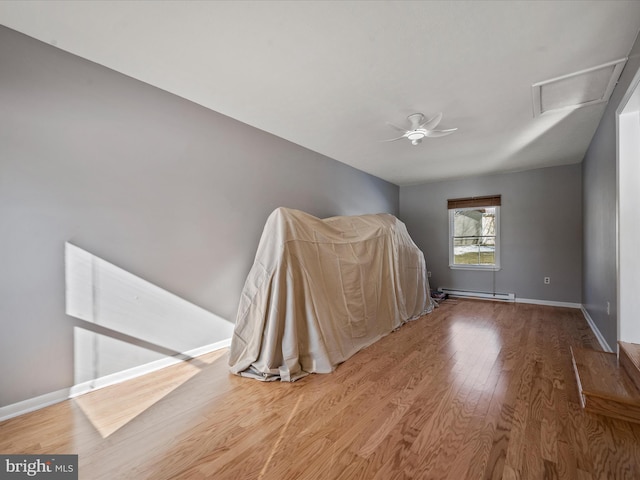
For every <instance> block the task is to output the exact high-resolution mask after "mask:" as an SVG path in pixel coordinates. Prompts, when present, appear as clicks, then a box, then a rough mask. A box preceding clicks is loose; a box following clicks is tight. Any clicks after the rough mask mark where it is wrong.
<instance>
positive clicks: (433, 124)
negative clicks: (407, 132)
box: [419, 112, 442, 130]
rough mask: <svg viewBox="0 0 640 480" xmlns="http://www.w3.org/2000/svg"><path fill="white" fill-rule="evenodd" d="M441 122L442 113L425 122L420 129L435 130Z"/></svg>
mask: <svg viewBox="0 0 640 480" xmlns="http://www.w3.org/2000/svg"><path fill="white" fill-rule="evenodd" d="M440 120H442V112H440V113H438V114H437V115H436V116H435V117H433V118H432V119H430V120H427V121H426V122H424V123H423V124H422V125H420V127H419V128H424V129H425V130H433V129H434V128H436V127H437V126H438V124H439V123H440Z"/></svg>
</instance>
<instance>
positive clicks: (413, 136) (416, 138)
mask: <svg viewBox="0 0 640 480" xmlns="http://www.w3.org/2000/svg"><path fill="white" fill-rule="evenodd" d="M424 137H425V134H424V132H420V131H417V130H416V131H413V132H409V134H408V135H407V138H408V139H409V140H411V143H413V144H414V145H417V144H418V143H420V142H421V141H422V139H423V138H424ZM416 142H417V143H416Z"/></svg>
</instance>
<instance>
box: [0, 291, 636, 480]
mask: <svg viewBox="0 0 640 480" xmlns="http://www.w3.org/2000/svg"><path fill="white" fill-rule="evenodd" d="M572 346H573V347H581V348H584V347H588V348H596V349H598V344H597V341H596V339H595V337H594V335H593V333H592V332H591V330H590V329H589V327H588V325H587V323H586V321H585V320H584V318H583V316H582V314H581V312H580V311H579V310H576V309H567V308H554V307H544V306H535V305H526V304H507V303H496V302H481V301H472V300H460V301H456V300H448V301H446V302H445V303H444V304H443V305H442V306H441V307H440V308H438V309H437V310H435V311H434V313H432V314H430V315H428V316H425V317H423V318H421V319H419V320H416V321H414V322H411V323H409V324H407V325H405V326H404V327H402V328H401V329H400V330H398V331H396V332H394V333H392V334H390V335H389V336H387V337H385V338H383V339H382V340H381V341H379V342H377V343H376V344H374V345H372V346H370V347H369V348H367V349H365V350H363V351H361V352H359V353H358V354H357V355H355V356H354V357H352V358H351V359H349V360H348V361H346V362H345V363H343V364H342V365H340V366H339V367H338V369H337V370H336V371H335V372H334V373H332V374H329V375H310V376H308V377H306V378H304V379H302V380H299V381H298V382H295V383H280V382H274V383H261V382H258V381H255V380H252V379H246V378H240V377H236V376H232V375H230V374H229V373H228V370H227V354H226V351H221V352H214V353H212V354H209V355H204V356H202V357H198V358H197V359H194V360H192V361H190V362H186V363H183V364H180V365H177V366H175V367H169V368H167V369H164V370H161V371H159V372H156V373H154V374H150V375H147V376H145V377H142V378H139V379H135V380H132V381H129V382H126V383H123V384H120V385H116V386H113V387H109V388H105V389H102V390H98V391H96V392H92V393H90V394H87V395H84V396H82V397H79V398H77V399H74V400H69V401H66V402H63V403H60V404H57V405H54V406H51V407H48V408H46V409H43V410H40V411H37V412H33V413H30V414H27V415H23V416H21V417H18V418H14V419H11V420H8V421H5V422H3V423H0V453H3V454H8V453H31V454H37V453H58V454H63V453H77V454H79V471H80V478H83V479H92V480H93V479H110V480H113V479H173V478H178V479H201V478H202V479H204V478H215V479H217V480H219V479H243V480H244V479H277V480H284V479H330V480H334V479H349V480H351V479H366V480H389V479H402V478H416V479H438V478H451V479H456V480H459V479H465V478H469V479H484V478H487V479H488V478H504V479H538V478H563V479H564V478H566V479H579V480H586V479H593V480H595V479H626V478H629V479H632V478H635V479H638V478H640V425H639V424H632V423H628V422H625V421H622V420H616V419H612V418H607V417H602V416H598V415H595V414H592V413H588V412H585V411H584V410H582V408H581V407H580V401H579V398H578V390H577V386H576V380H575V376H574V372H573V369H572V359H571V354H570V347H572Z"/></svg>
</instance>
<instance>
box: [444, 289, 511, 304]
mask: <svg viewBox="0 0 640 480" xmlns="http://www.w3.org/2000/svg"><path fill="white" fill-rule="evenodd" d="M438 291H439V292H442V293H446V294H447V295H450V296H452V297H463V298H483V299H487V300H501V301H503V302H515V301H516V294H515V293H491V292H475V291H472V290H454V289H453V288H442V287H440V288H438Z"/></svg>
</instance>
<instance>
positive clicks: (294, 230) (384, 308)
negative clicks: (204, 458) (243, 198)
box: [229, 208, 433, 381]
mask: <svg viewBox="0 0 640 480" xmlns="http://www.w3.org/2000/svg"><path fill="white" fill-rule="evenodd" d="M432 308H433V303H432V301H431V295H430V291H429V283H428V280H427V276H426V268H425V261H424V255H423V254H422V252H421V251H420V250H419V249H418V247H417V246H416V245H415V244H414V243H413V240H411V237H410V236H409V234H408V232H407V229H406V227H405V225H404V223H402V222H401V221H400V220H398V219H397V218H396V217H394V216H393V215H389V214H376V215H360V216H350V217H331V218H326V219H319V218H316V217H314V216H312V215H309V214H307V213H304V212H301V211H299V210H292V209H287V208H278V209H277V210H275V211H274V212H273V213H272V214H271V215H270V216H269V218H268V219H267V222H266V225H265V227H264V231H263V233H262V237H261V239H260V244H259V246H258V251H257V253H256V258H255V261H254V264H253V267H252V268H251V271H250V272H249V275H248V277H247V280H246V282H245V285H244V289H243V291H242V296H241V299H240V305H239V308H238V316H237V318H236V324H235V329H234V334H233V338H232V342H231V350H230V356H229V365H230V370H231V372H232V373H234V374H237V375H242V376H248V377H253V378H257V379H260V380H278V379H280V380H283V381H294V380H296V379H298V378H300V377H302V376H304V375H306V374H307V373H310V372H316V373H329V372H332V371H333V370H334V369H335V367H336V366H337V365H338V364H339V363H341V362H343V361H345V360H346V359H348V358H349V357H351V356H352V355H353V354H355V353H356V352H357V351H359V350H361V349H362V348H364V347H366V346H368V345H371V344H372V343H374V342H376V341H377V340H379V339H380V338H381V337H383V336H385V335H387V334H388V333H389V332H391V331H393V330H394V329H396V328H398V327H400V326H401V325H402V324H403V323H404V322H406V321H408V320H412V319H416V318H418V317H419V316H421V315H423V314H425V313H428V312H430V311H431V310H432Z"/></svg>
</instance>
